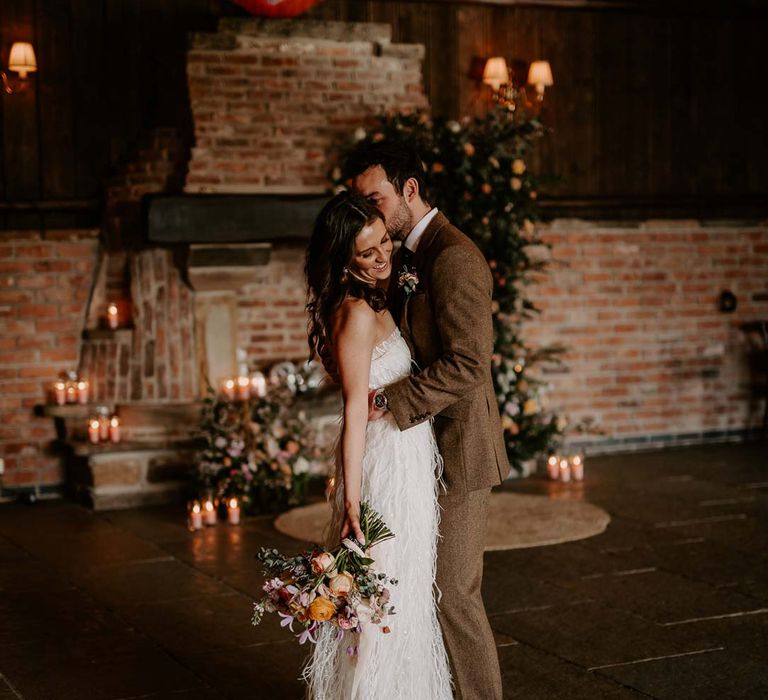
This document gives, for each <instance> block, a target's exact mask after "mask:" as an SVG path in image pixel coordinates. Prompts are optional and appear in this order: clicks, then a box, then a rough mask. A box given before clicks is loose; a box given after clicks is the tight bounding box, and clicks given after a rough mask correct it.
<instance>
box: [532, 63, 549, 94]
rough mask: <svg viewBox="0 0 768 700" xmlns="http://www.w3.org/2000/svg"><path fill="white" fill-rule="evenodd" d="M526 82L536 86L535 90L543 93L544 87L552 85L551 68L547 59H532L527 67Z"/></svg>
mask: <svg viewBox="0 0 768 700" xmlns="http://www.w3.org/2000/svg"><path fill="white" fill-rule="evenodd" d="M528 84H529V85H535V86H536V92H538V93H539V94H543V93H544V88H548V87H550V85H554V84H555V83H554V81H553V80H552V68H551V67H550V65H549V61H533V62H532V63H531V67H530V68H529V69H528Z"/></svg>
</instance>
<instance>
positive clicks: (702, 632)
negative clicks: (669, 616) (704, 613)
mask: <svg viewBox="0 0 768 700" xmlns="http://www.w3.org/2000/svg"><path fill="white" fill-rule="evenodd" d="M677 627H678V628H679V629H681V630H682V629H684V628H685V629H687V631H688V632H689V633H690V634H691V635H695V636H696V639H697V640H698V643H699V644H701V646H702V648H707V647H710V648H712V647H719V646H722V647H726V648H727V650H728V651H729V652H730V653H735V654H739V655H741V656H749V657H752V658H753V659H755V660H757V661H762V662H765V663H768V609H763V612H761V613H756V614H751V615H739V616H730V617H721V618H710V619H699V620H696V621H691V622H688V623H685V624H683V625H677Z"/></svg>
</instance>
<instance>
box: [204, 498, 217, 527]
mask: <svg viewBox="0 0 768 700" xmlns="http://www.w3.org/2000/svg"><path fill="white" fill-rule="evenodd" d="M203 521H204V522H205V524H206V525H215V524H216V506H215V505H214V503H213V499H212V498H210V497H209V498H206V499H205V500H204V501H203Z"/></svg>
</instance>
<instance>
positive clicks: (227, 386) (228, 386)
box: [224, 379, 235, 401]
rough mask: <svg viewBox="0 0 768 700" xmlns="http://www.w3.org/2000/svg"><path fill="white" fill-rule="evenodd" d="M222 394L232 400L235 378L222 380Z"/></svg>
mask: <svg viewBox="0 0 768 700" xmlns="http://www.w3.org/2000/svg"><path fill="white" fill-rule="evenodd" d="M224 396H226V397H227V399H229V400H230V401H233V400H234V398H235V380H234V379H227V381H225V382H224Z"/></svg>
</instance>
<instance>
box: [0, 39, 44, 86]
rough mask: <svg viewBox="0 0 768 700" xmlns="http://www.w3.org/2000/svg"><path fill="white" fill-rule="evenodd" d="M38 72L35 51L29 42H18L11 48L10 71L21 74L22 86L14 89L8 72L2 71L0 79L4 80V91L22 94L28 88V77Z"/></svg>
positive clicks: (0, 70)
mask: <svg viewBox="0 0 768 700" xmlns="http://www.w3.org/2000/svg"><path fill="white" fill-rule="evenodd" d="M36 70H37V59H36V58H35V49H34V47H33V46H32V44H30V43H29V42H26V41H17V42H15V43H14V44H13V46H11V53H10V56H9V57H8V71H13V72H14V73H18V74H19V80H20V81H21V82H20V85H19V87H17V88H15V89H14V88H13V86H12V85H11V82H10V80H9V78H8V72H7V71H5V70H2V69H0V77H2V80H3V89H4V90H5V91H6V92H7V93H8V94H9V95H12V94H13V93H14V92H20V91H21V90H25V89H26V88H27V85H28V82H27V79H28V76H29V74H30V73H34V72H35V71H36Z"/></svg>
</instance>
